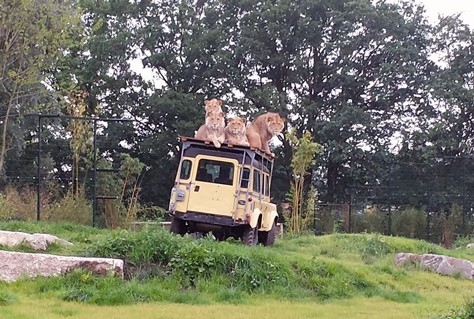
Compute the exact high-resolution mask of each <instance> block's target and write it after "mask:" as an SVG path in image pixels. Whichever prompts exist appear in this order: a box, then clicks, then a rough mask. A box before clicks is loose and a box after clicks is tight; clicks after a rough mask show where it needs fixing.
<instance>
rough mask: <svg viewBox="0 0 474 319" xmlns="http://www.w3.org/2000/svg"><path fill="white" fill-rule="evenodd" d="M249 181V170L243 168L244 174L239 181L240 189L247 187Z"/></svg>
mask: <svg viewBox="0 0 474 319" xmlns="http://www.w3.org/2000/svg"><path fill="white" fill-rule="evenodd" d="M249 180H250V170H249V169H248V168H244V172H243V173H242V180H241V181H240V187H241V188H247V187H249Z"/></svg>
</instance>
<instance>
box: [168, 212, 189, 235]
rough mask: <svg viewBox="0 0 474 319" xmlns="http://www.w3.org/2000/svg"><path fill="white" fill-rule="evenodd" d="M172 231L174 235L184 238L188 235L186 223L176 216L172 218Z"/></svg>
mask: <svg viewBox="0 0 474 319" xmlns="http://www.w3.org/2000/svg"><path fill="white" fill-rule="evenodd" d="M170 230H171V232H172V233H174V234H179V235H181V236H183V235H184V234H186V233H187V229H186V222H185V221H184V220H182V219H179V218H178V217H176V216H173V217H171V227H170Z"/></svg>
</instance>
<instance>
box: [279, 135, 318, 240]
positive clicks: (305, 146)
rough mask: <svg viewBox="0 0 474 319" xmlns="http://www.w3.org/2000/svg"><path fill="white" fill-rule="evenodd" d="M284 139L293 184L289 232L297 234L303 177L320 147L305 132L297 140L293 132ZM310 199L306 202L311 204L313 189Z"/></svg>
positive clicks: (313, 198) (299, 224)
mask: <svg viewBox="0 0 474 319" xmlns="http://www.w3.org/2000/svg"><path fill="white" fill-rule="evenodd" d="M285 138H286V139H287V140H288V142H289V144H290V146H291V148H292V151H293V156H292V159H291V168H292V170H293V183H292V188H291V190H292V193H291V199H292V206H291V219H290V221H291V224H290V231H292V232H295V233H299V232H300V231H301V227H302V225H301V218H300V217H301V215H302V214H303V213H304V212H303V199H304V195H305V192H304V185H305V177H306V175H308V174H309V172H308V169H309V168H310V167H311V166H312V165H313V164H314V161H315V160H314V157H315V156H316V155H317V154H318V153H320V152H321V151H322V149H321V145H319V144H318V143H316V142H313V139H312V136H311V134H310V132H309V131H305V132H304V133H303V136H301V137H300V138H298V137H297V136H296V132H295V131H294V130H290V131H288V132H287V133H286V136H285ZM311 196H312V197H311V198H310V199H309V200H308V202H312V203H313V207H314V202H315V200H316V198H315V197H316V191H315V190H314V189H313V190H312V192H311Z"/></svg>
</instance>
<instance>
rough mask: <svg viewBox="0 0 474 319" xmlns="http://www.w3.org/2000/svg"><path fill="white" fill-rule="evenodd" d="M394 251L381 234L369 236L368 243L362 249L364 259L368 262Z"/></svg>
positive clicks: (361, 253)
mask: <svg viewBox="0 0 474 319" xmlns="http://www.w3.org/2000/svg"><path fill="white" fill-rule="evenodd" d="M393 252H394V251H393V249H392V248H391V247H390V246H389V244H388V243H387V242H386V241H385V239H384V238H383V237H382V236H380V235H379V234H375V235H374V236H371V237H367V238H366V243H365V244H364V245H363V246H362V248H361V249H360V255H361V257H362V260H364V261H365V262H367V263H370V262H373V261H374V260H376V259H378V258H380V257H383V256H385V255H387V254H389V253H393Z"/></svg>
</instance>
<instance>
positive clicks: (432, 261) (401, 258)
mask: <svg viewBox="0 0 474 319" xmlns="http://www.w3.org/2000/svg"><path fill="white" fill-rule="evenodd" d="M407 263H413V264H416V265H419V267H420V268H421V269H425V270H429V271H432V272H435V273H437V274H440V275H447V276H460V277H462V278H466V279H473V277H474V263H473V262H471V261H469V260H465V259H460V258H455V257H450V256H444V255H436V254H423V255H417V254H412V253H398V254H396V255H395V264H396V265H397V266H403V265H405V264H407Z"/></svg>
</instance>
